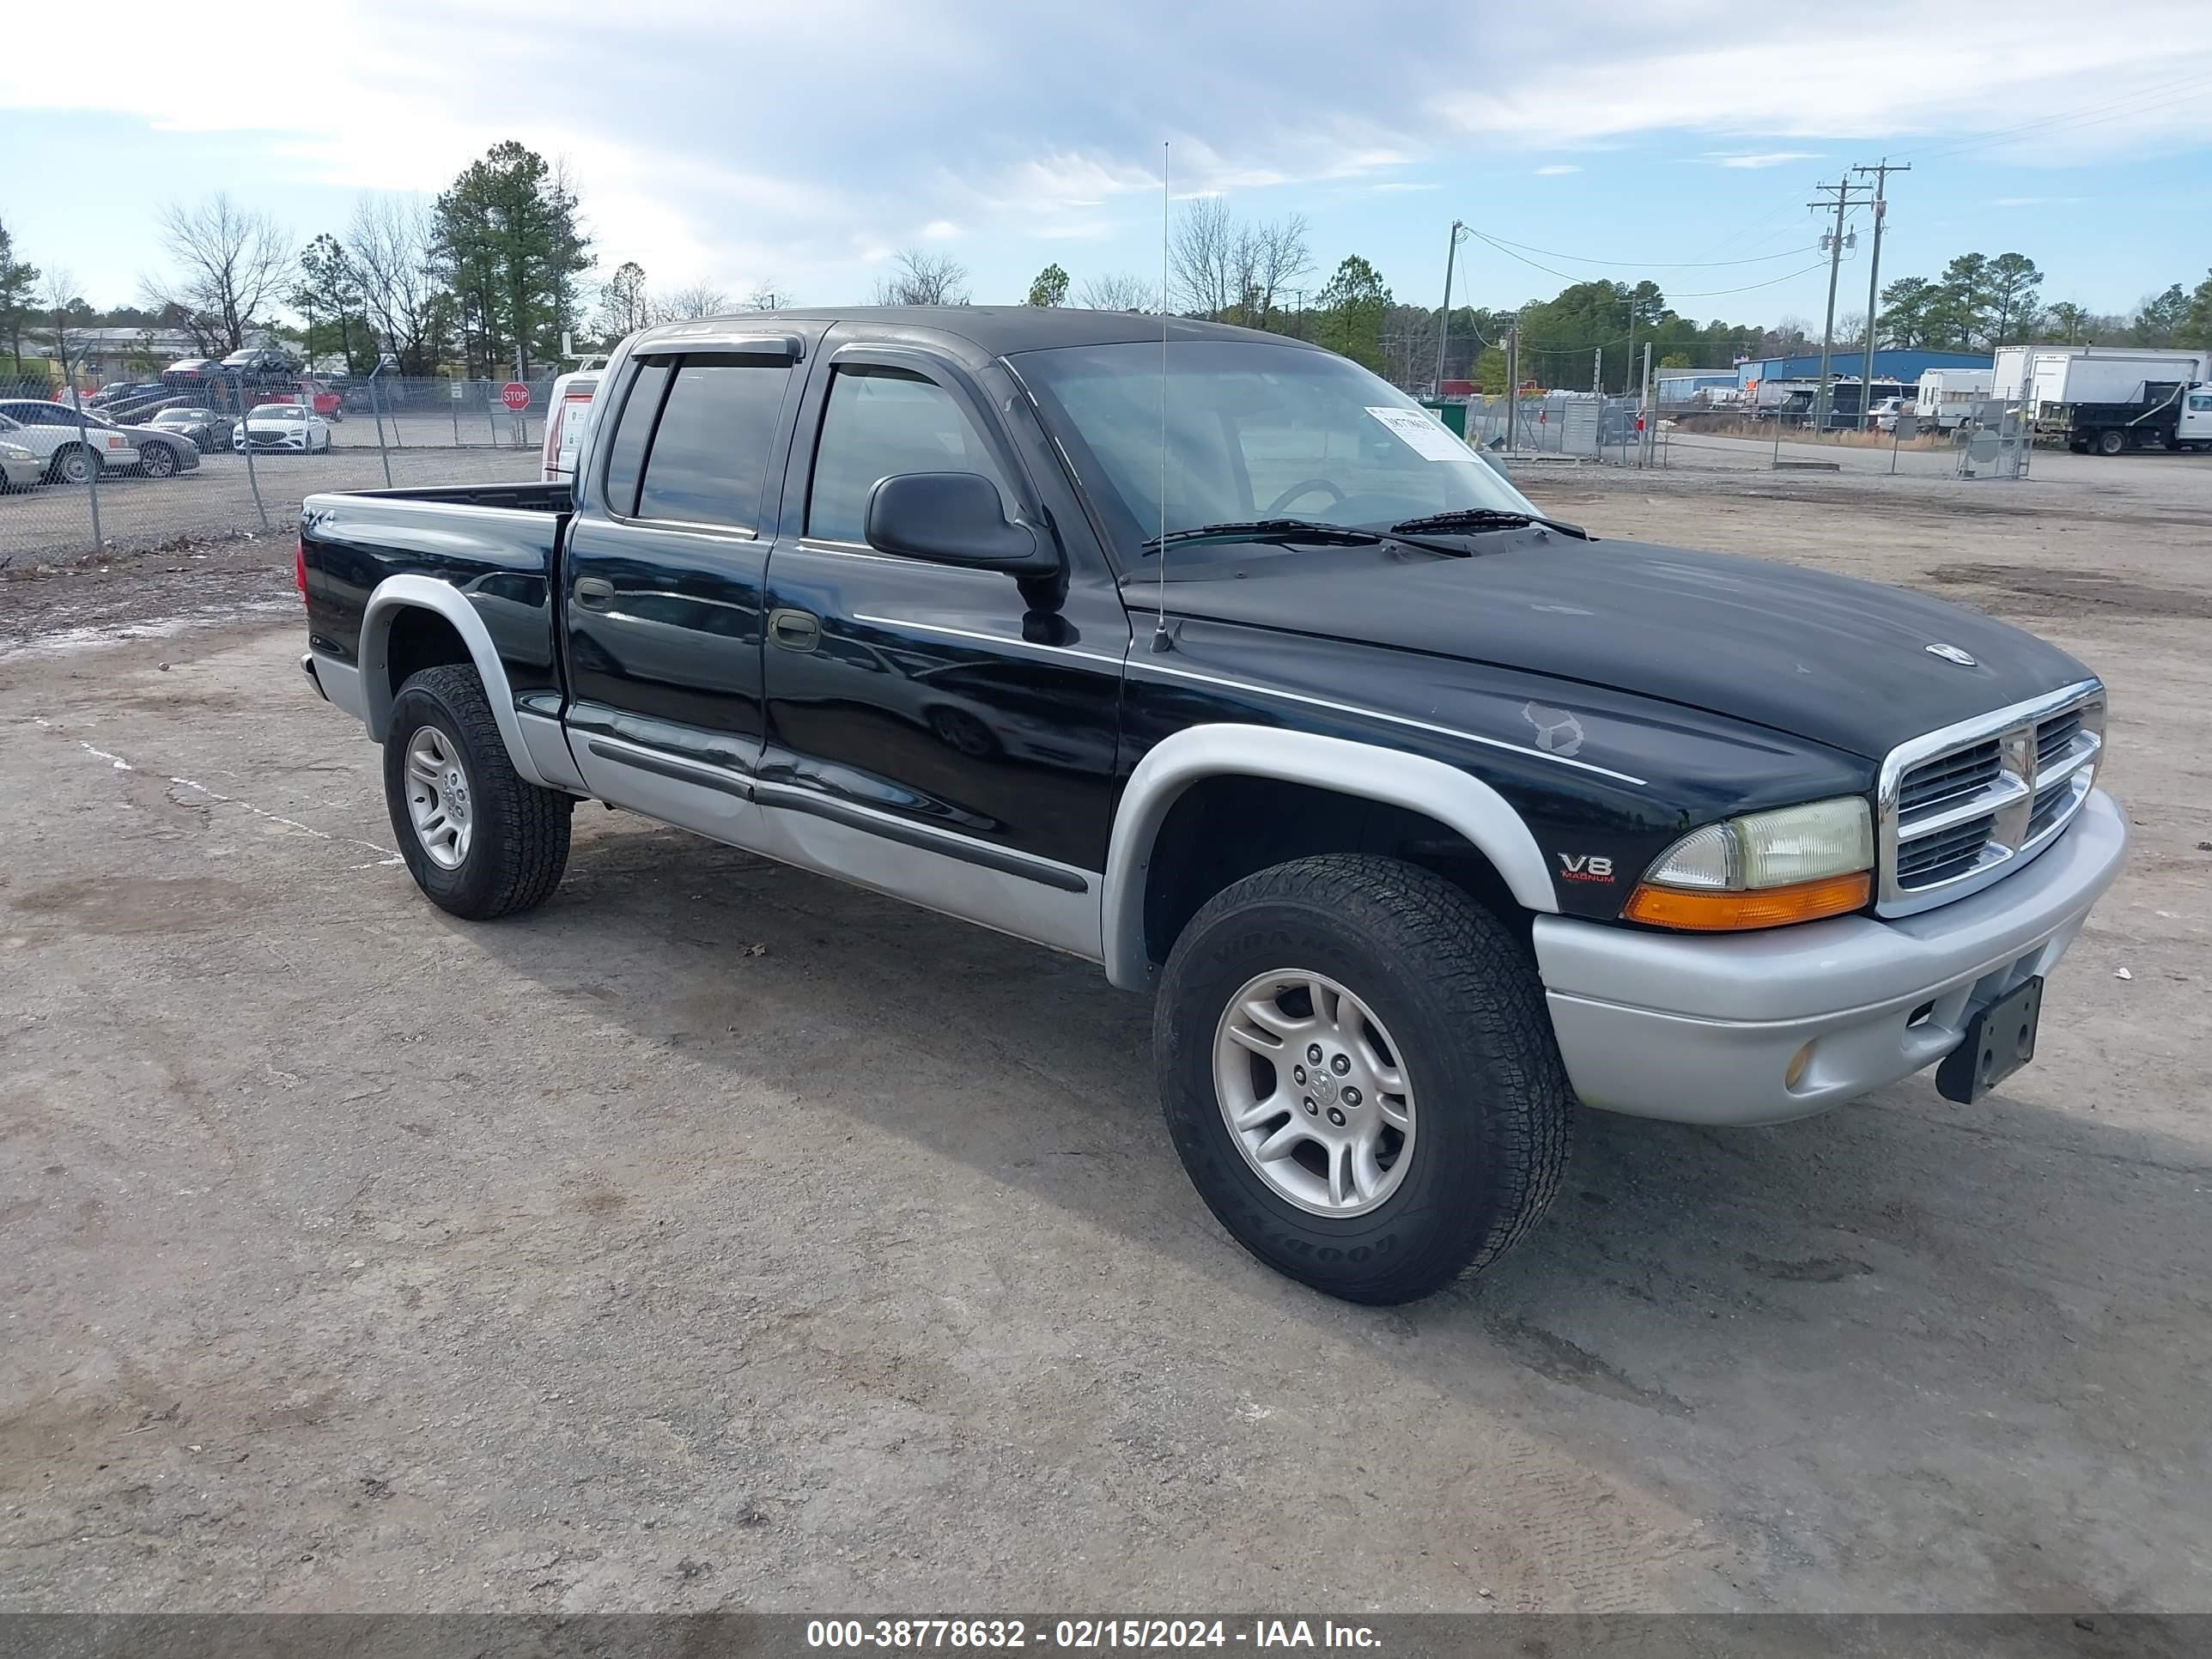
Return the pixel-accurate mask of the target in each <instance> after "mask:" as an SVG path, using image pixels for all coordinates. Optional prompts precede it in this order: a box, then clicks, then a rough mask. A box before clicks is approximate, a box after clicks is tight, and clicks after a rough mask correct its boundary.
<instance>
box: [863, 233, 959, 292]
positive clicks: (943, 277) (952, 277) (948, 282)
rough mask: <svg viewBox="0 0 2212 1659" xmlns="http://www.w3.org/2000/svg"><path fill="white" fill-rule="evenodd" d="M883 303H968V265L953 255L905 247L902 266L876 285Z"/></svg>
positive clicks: (902, 249) (899, 260) (900, 255)
mask: <svg viewBox="0 0 2212 1659" xmlns="http://www.w3.org/2000/svg"><path fill="white" fill-rule="evenodd" d="M876 303H877V304H878V305H879V306H964V305H966V304H967V303H968V267H967V266H965V265H963V264H961V263H960V262H959V261H958V260H957V259H954V258H951V257H950V256H949V255H946V254H941V253H926V252H923V251H922V250H921V249H920V248H913V247H908V248H901V249H900V250H899V254H898V269H897V270H896V272H894V273H893V274H892V275H891V276H887V277H885V278H884V279H883V280H882V281H880V282H878V283H877V284H876Z"/></svg>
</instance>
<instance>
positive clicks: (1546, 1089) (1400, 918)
mask: <svg viewBox="0 0 2212 1659" xmlns="http://www.w3.org/2000/svg"><path fill="white" fill-rule="evenodd" d="M1255 905H1270V906H1287V907H1291V908H1297V909H1305V910H1310V911H1311V912H1313V913H1314V914H1315V915H1316V916H1317V917H1326V918H1328V919H1330V920H1331V921H1335V922H1337V923H1339V924H1344V923H1349V924H1350V925H1352V927H1356V928H1358V929H1359V930H1360V931H1362V932H1364V933H1367V934H1368V935H1369V936H1370V938H1375V939H1385V940H1387V941H1388V942H1389V947H1390V949H1391V950H1392V951H1393V952H1395V953H1402V954H1403V956H1404V957H1405V958H1406V959H1407V960H1409V961H1413V962H1418V963H1419V964H1420V971H1421V975H1422V977H1423V978H1424V979H1425V980H1426V981H1429V982H1430V983H1431V984H1432V985H1434V986H1435V987H1437V989H1438V990H1440V991H1441V992H1442V993H1443V998H1444V1000H1446V1001H1447V1002H1449V1004H1451V1005H1453V1006H1455V1007H1456V1008H1457V1009H1459V1010H1461V1011H1462V1012H1464V1014H1465V1015H1466V1017H1467V1018H1468V1020H1469V1021H1470V1022H1471V1025H1470V1027H1469V1029H1468V1031H1467V1040H1468V1042H1470V1043H1471V1044H1472V1045H1473V1046H1474V1048H1476V1049H1477V1050H1478V1051H1479V1052H1480V1054H1481V1055H1482V1057H1483V1059H1484V1060H1485V1061H1486V1064H1488V1065H1489V1066H1492V1068H1494V1070H1495V1071H1497V1072H1498V1073H1500V1074H1501V1075H1500V1077H1499V1081H1500V1083H1501V1084H1502V1085H1504V1086H1503V1087H1501V1088H1500V1089H1499V1091H1498V1094H1497V1096H1496V1097H1494V1098H1493V1099H1492V1100H1490V1101H1488V1102H1486V1103H1485V1108H1486V1111H1487V1112H1488V1113H1489V1114H1490V1115H1491V1116H1492V1119H1493V1125H1492V1133H1493V1135H1494V1138H1495V1139H1496V1141H1497V1143H1498V1147H1499V1149H1500V1152H1501V1154H1502V1157H1501V1159H1500V1168H1499V1170H1498V1172H1497V1174H1498V1177H1499V1179H1500V1184H1501V1188H1502V1190H1501V1192H1500V1194H1499V1200H1500V1201H1499V1202H1498V1204H1497V1205H1496V1206H1495V1208H1494V1209H1493V1211H1492V1216H1491V1219H1490V1223H1489V1225H1487V1226H1486V1228H1484V1229H1483V1230H1482V1231H1481V1232H1480V1234H1479V1235H1478V1236H1476V1237H1473V1238H1472V1239H1471V1240H1470V1239H1468V1237H1465V1236H1464V1235H1461V1236H1458V1237H1452V1236H1450V1235H1449V1234H1447V1235H1445V1237H1444V1238H1443V1241H1442V1246H1441V1248H1440V1249H1439V1250H1438V1251H1437V1253H1435V1254H1433V1255H1431V1256H1430V1257H1429V1258H1427V1259H1419V1258H1417V1259H1413V1260H1408V1261H1403V1262H1402V1263H1401V1264H1400V1265H1399V1267H1398V1268H1397V1270H1396V1271H1395V1272H1393V1273H1389V1274H1388V1275H1386V1276H1383V1277H1381V1278H1378V1279H1375V1280H1374V1281H1372V1282H1370V1283H1368V1284H1364V1285H1329V1286H1328V1287H1327V1288H1328V1289H1330V1290H1331V1291H1333V1292H1334V1294H1336V1295H1339V1296H1343V1297H1348V1298H1350V1299H1352V1300H1355V1301H1372V1302H1400V1301H1407V1300H1411V1299H1413V1298H1414V1297H1419V1296H1425V1295H1427V1294H1429V1293H1430V1292H1431V1291H1434V1290H1437V1289H1439V1288H1441V1287H1442V1286H1443V1285H1446V1284H1449V1283H1450V1282H1451V1281H1452V1280H1453V1279H1459V1278H1466V1277H1471V1276H1473V1275H1474V1274H1476V1273H1480V1272H1482V1271H1483V1270H1484V1269H1485V1268H1486V1267H1489V1266H1490V1265H1491V1264H1492V1263H1493V1262H1495V1261H1497V1260H1498V1258H1499V1257H1500V1256H1502V1255H1504V1254H1505V1253H1506V1252H1507V1251H1509V1250H1510V1249H1512V1248H1513V1247H1514V1246H1515V1245H1516V1244H1517V1243H1520V1241H1521V1240H1522V1238H1524V1237H1527V1236H1528V1233H1529V1231H1531V1230H1532V1229H1534V1226H1535V1225H1536V1224H1537V1222H1538V1221H1539V1220H1541V1218H1542V1217H1543V1214H1544V1212H1545V1211H1546V1210H1547V1208H1548V1207H1549V1206H1550V1205H1551V1202H1552V1200H1553V1198H1554V1197H1555V1196H1556V1195H1557V1194H1558V1192H1559V1184H1560V1182H1561V1180H1562V1179H1563V1177H1564V1176H1565V1170H1566V1164H1567V1157H1568V1152H1569V1145H1570V1141H1571V1130H1572V1123H1573V1117H1574V1109H1575V1095H1574V1090H1573V1087H1572V1085H1570V1084H1569V1083H1568V1081H1567V1076H1566V1069H1565V1066H1564V1065H1563V1064H1562V1062H1561V1060H1560V1059H1559V1048H1558V1044H1557V1042H1556V1040H1555V1039H1554V1037H1553V1032H1552V1021H1551V1015H1550V1012H1549V1011H1548V1010H1547V1008H1546V1007H1545V1006H1544V998H1543V991H1542V985H1541V980H1540V978H1539V976H1538V975H1537V972H1536V966H1535V963H1534V960H1533V959H1532V958H1531V957H1530V954H1529V952H1528V948H1527V946H1526V945H1524V944H1523V943H1522V940H1521V939H1519V938H1518V937H1517V936H1516V934H1515V933H1514V932H1513V931H1512V930H1511V929H1510V928H1509V927H1507V926H1506V925H1505V924H1504V922H1502V921H1499V919H1498V917H1497V916H1495V915H1492V914H1491V912H1489V911H1488V910H1486V909H1485V908H1483V907H1482V906H1481V905H1480V904H1479V903H1477V902H1475V901H1474V899H1473V898H1472V897H1471V896H1469V895H1468V893H1467V892H1466V891H1465V890H1463V889H1462V888H1460V887H1458V886H1456V885H1455V884H1453V883H1451V882H1450V881H1449V880H1447V879H1446V878H1443V876H1440V875H1438V874H1437V873H1436V872H1433V871H1431V870H1427V869H1424V868H1422V867H1421V866H1419V865H1414V864H1408V863H1406V862H1404V861H1402V860H1396V859H1389V858H1382V857H1376V856H1372V855H1369V854H1321V855H1317V856H1315V857H1310V858H1303V859H1297V860H1291V862H1289V863H1285V864H1279V865H1276V866H1273V867H1271V868H1269V869H1266V870H1262V871H1260V872H1257V873H1256V874H1254V875H1251V876H1248V877H1246V878H1243V880H1241V881H1238V882H1236V883H1233V884H1231V885H1230V886H1229V887H1227V888H1225V889H1224V890H1222V891H1221V892H1219V893H1218V894H1216V895H1215V896H1213V897H1212V899H1211V900H1209V901H1208V902H1206V904H1205V905H1204V906H1203V907H1201V908H1200V910H1199V912H1198V914H1197V915H1196V916H1194V918H1193V919H1192V921H1191V922H1190V924H1189V926H1188V927H1186V928H1185V929H1184V930H1183V933H1182V937H1181V938H1180V939H1178V940H1177V942H1176V949H1175V950H1174V951H1172V952H1170V956H1169V960H1168V963H1167V966H1166V968H1165V969H1164V975H1163V983H1164V988H1163V999H1164V1000H1165V998H1166V997H1167V996H1168V995H1169V994H1170V991H1171V988H1172V987H1173V986H1174V985H1175V984H1176V981H1177V978H1178V970H1179V969H1180V968H1181V966H1182V960H1183V958H1184V957H1185V956H1186V954H1187V952H1188V951H1189V950H1190V949H1191V948H1192V947H1193V945H1194V941H1196V940H1198V939H1200V938H1201V937H1203V936H1204V934H1205V933H1206V931H1207V928H1208V927H1209V925H1210V924H1212V923H1215V922H1217V921H1220V920H1221V919H1223V918H1225V916H1227V915H1230V914H1231V913H1232V912H1234V911H1237V910H1239V909H1243V908H1249V907H1252V906H1255ZM1185 1014H1186V1011H1183V1010H1181V1009H1176V1010H1172V1011H1169V1010H1165V1009H1164V1019H1163V1022H1162V1038H1163V1041H1164V1040H1165V1038H1166V1035H1167V1026H1168V1024H1169V1023H1170V1022H1180V1021H1181V1020H1182V1019H1183V1018H1185ZM1206 1018H1207V1019H1208V1021H1209V1022H1210V1020H1211V1018H1212V1016H1211V1015H1208V1016H1206ZM1163 1080H1164V1079H1163ZM1453 1257H1455V1258H1456V1259H1449V1258H1453ZM1278 1265H1279V1264H1278Z"/></svg>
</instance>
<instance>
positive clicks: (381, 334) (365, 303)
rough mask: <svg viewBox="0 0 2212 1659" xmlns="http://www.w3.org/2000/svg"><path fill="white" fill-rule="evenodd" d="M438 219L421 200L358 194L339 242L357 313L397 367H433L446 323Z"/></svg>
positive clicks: (449, 310)
mask: <svg viewBox="0 0 2212 1659" xmlns="http://www.w3.org/2000/svg"><path fill="white" fill-rule="evenodd" d="M437 241H438V231H437V223H436V221H435V218H434V217H433V216H432V213H431V210H430V208H429V206H428V204H426V203H423V202H422V201H419V200H415V201H410V200H409V199H407V198H405V197H398V196H363V197H362V198H361V200H360V201H359V202H358V203H356V204H355V206H354V210H353V223H352V225H351V226H350V227H349V228H348V229H347V231H346V240H345V249H346V252H347V253H348V254H349V256H350V257H351V259H352V263H353V271H354V276H355V279H356V282H357V283H358V284H359V291H360V295H361V306H362V313H363V314H364V315H365V316H366V317H367V318H368V326H369V330H370V331H371V332H372V333H374V335H375V336H376V337H377V342H378V344H377V349H378V351H379V352H380V353H382V352H386V351H389V352H390V353H391V354H392V356H395V357H397V358H398V360H399V369H400V372H401V373H402V374H435V373H436V372H437V368H438V360H439V359H440V358H441V356H443V355H444V351H445V346H446V341H447V333H448V331H449V330H450V329H451V327H452V325H453V301H452V299H451V297H450V296H449V295H447V292H446V290H445V288H444V286H443V285H442V284H441V283H440V282H439V280H438V265H437Z"/></svg>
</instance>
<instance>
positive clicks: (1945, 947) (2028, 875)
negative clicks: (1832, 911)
mask: <svg viewBox="0 0 2212 1659" xmlns="http://www.w3.org/2000/svg"><path fill="white" fill-rule="evenodd" d="M2127 839H2128V831H2127V820H2126V818H2125V817H2124V816H2123V815H2122V813H2121V811H2120V809H2119V807H2118V805H2116V804H2115V803H2114V802H2113V800H2112V797H2111V796H2109V795H2107V794H2106V793H2104V792H2103V791H2102V790H2092V791H2091V792H2090V793H2089V797H2088V799H2087V801H2086V802H2085V803H2084V804H2083V805H2082V807H2081V811H2080V812H2079V813H2078V814H2077V816H2076V817H2075V820H2074V822H2073V823H2071V824H2070V825H2069V826H2068V827H2067V829H2065V831H2064V832H2063V834H2061V835H2060V836H2058V837H2057V839H2056V840H2055V841H2053V842H2051V844H2050V845H2049V846H2048V847H2046V848H2045V849H2044V850H2043V851H2042V852H2041V853H2039V854H2037V855H2036V857H2035V858H2034V860H2033V862H2031V863H2029V864H2027V865H2026V866H2024V867H2023V868H2021V869H2018V870H2015V871H2014V872H2012V873H2010V874H2009V875H2008V876H2007V877H2006V878H2004V879H2003V880H2002V881H1999V882H1996V884H1993V885H1991V886H1990V887H1988V888H1986V889H1984V890H1983V891H1981V892H1979V893H1977V894H1974V895H1973V896H1971V897H1968V898H1963V899H1960V900H1957V901H1956V902H1953V903H1950V904H1946V905H1943V906H1942V907H1940V908H1936V909H1932V910H1923V911H1922V912H1921V913H1919V914H1918V915H1911V916H1902V917H1899V918H1897V919H1895V920H1892V921H1876V920H1875V919H1874V918H1872V917H1869V916H1843V917H1838V918H1837V919H1836V920H1834V921H1816V922H1808V923H1806V924H1804V925H1803V926H1802V927H1778V928H1775V929H1772V930H1771V931H1769V932H1765V933H1743V934H1735V935H1728V936H1711V935H1707V936H1702V937H1701V936H1691V935H1684V934H1680V933H1644V932H1639V931H1638V930H1635V929H1632V928H1627V927H1612V926H1607V925H1605V924H1602V923H1598V922H1590V921H1575V920H1572V919H1571V918H1568V917H1565V916H1539V917H1537V918H1536V923H1535V945H1536V962H1537V966H1538V968H1539V969H1540V970H1541V973H1542V975H1543V981H1544V990H1545V1000H1547V1002H1548V1003H1549V1004H1550V1005H1551V1011H1552V1025H1553V1030H1555V1031H1556V1032H1557V1033H1558V1036H1559V1053H1560V1055H1561V1057H1562V1058H1563V1059H1564V1060H1565V1062H1566V1067H1567V1075H1568V1077H1569V1078H1570V1079H1571V1080H1572V1081H1573V1083H1574V1085H1575V1091H1576V1092H1577V1094H1579V1095H1580V1096H1581V1097H1582V1098H1583V1102H1584V1103H1586V1104H1589V1105H1591V1106H1597V1107H1601V1108H1604V1109H1607V1110H1609V1111H1616V1112H1630V1113H1633V1114H1635V1115H1638V1116H1641V1117H1661V1118H1671V1119H1673V1120H1674V1121H1678V1122H1683V1123H1741V1124H1750V1123H1780V1122H1784V1121H1787V1120H1789V1119H1790V1118H1794V1117H1805V1116H1808V1115H1811V1114H1812V1113H1814V1112H1819V1111H1825V1110H1826V1109H1827V1108H1829V1107H1831V1106H1838V1105H1841V1104H1842V1103H1844V1101H1847V1100H1850V1099H1851V1098H1853V1097H1855V1096H1858V1095H1863V1094H1865V1093H1866V1092H1867V1091H1869V1090H1872V1089H1879V1088H1881V1087H1882V1086H1883V1085H1886V1084H1891V1083H1894V1082H1896V1081H1897V1080H1898V1079H1900V1078H1905V1077H1910V1076H1911V1074H1912V1073H1915V1072H1917V1071H1921V1070H1923V1069H1924V1068H1926V1067H1928V1066H1933V1065H1934V1064H1936V1061H1938V1060H1942V1058H1943V1056H1944V1055H1945V1054H1948V1053H1950V1052H1951V1050H1952V1049H1953V1048H1956V1047H1957V1046H1958V1045H1959V1042H1960V1038H1961V1037H1962V1036H1964V1034H1965V1030H1966V1023H1967V1021H1968V1020H1969V1019H1970V1018H1972V1016H1973V1014H1974V1012H1975V1011H1976V1010H1978V1009H1979V1008H1981V1007H1983V1006H1985V1005H1986V1004H1988V1003H1990V1001H1992V1000H1995V999H1996V998H1997V997H1999V996H2002V994H2004V993H2005V992H2007V991H2008V990H2010V989H2011V988H2012V987H2014V986H2015V985H2018V984H2020V983H2021V981H2024V980H2026V979H2027V978H2028V977H2030V976H2031V975H2037V974H2047V973H2049V972H2050V971H2051V969H2052V968H2053V967H2054V966H2056V965H2057V961H2058V958H2059V957H2061V956H2063V954H2065V951H2066V947H2067V946H2068V945H2070V944H2071V943H2073V940H2074V935H2075V933H2079V932H2080V931H2081V923H2082V922H2083V921H2085V920H2086V919H2087V916H2088V914H2089V911H2090V908H2091V907H2092V906H2093V905H2094V904H2095V903H2096V902H2097V899H2098V897H2099V896H2100V895H2101V894H2102V893H2103V892H2104V890H2105V889H2106V888H2107V887H2109V886H2110V885H2112V878H2113V877H2114V876H2116V875H2118V873H2119V868H2120V860H2121V857H2122V855H2123V854H2124V852H2125V850H2126V848H2127ZM1808 1044H1810V1045H1811V1052H1810V1053H1809V1054H1808V1055H1807V1057H1806V1060H1805V1063H1804V1065H1803V1067H1802V1072H1801V1073H1800V1074H1799V1076H1798V1078H1797V1080H1796V1083H1795V1084H1794V1085H1793V1084H1791V1083H1790V1081H1789V1080H1788V1074H1789V1072H1790V1066H1791V1064H1792V1062H1793V1061H1794V1060H1796V1057H1797V1055H1798V1054H1799V1052H1800V1050H1802V1049H1804V1048H1806V1047H1807V1045H1808Z"/></svg>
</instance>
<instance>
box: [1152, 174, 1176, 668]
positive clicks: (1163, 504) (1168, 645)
mask: <svg viewBox="0 0 2212 1659" xmlns="http://www.w3.org/2000/svg"><path fill="white" fill-rule="evenodd" d="M1169 201H1170V197H1169V195H1168V145H1167V141H1166V140H1165V139H1162V140H1161V141H1160V540H1159V549H1158V552H1156V553H1155V554H1154V555H1153V556H1154V557H1155V558H1157V559H1158V560H1159V562H1160V603H1159V618H1158V621H1157V622H1156V623H1154V624H1153V627H1152V649H1153V650H1154V651H1155V652H1161V651H1172V650H1174V649H1175V641H1173V640H1172V639H1170V637H1169V636H1168V203H1169Z"/></svg>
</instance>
